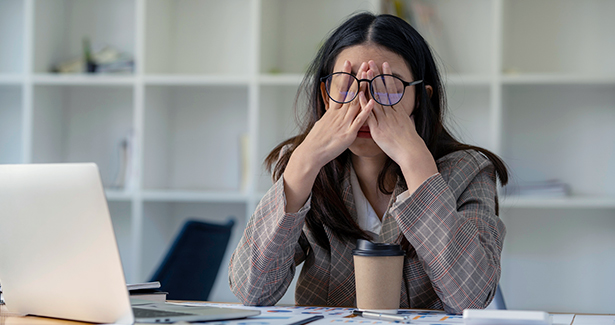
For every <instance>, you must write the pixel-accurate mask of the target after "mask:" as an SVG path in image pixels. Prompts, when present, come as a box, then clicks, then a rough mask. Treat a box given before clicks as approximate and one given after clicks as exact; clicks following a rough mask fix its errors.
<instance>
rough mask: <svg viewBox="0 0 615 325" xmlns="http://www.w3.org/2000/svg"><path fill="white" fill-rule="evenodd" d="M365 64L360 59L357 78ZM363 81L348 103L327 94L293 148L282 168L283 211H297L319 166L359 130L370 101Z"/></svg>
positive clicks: (347, 65) (349, 68) (347, 64)
mask: <svg viewBox="0 0 615 325" xmlns="http://www.w3.org/2000/svg"><path fill="white" fill-rule="evenodd" d="M368 67H369V66H368V64H367V63H366V62H364V63H363V64H361V66H360V67H359V70H358V71H357V78H359V79H363V78H365V75H366V72H367V70H368ZM342 71H343V72H347V73H351V71H352V65H351V63H350V62H349V61H345V62H344V65H343V70H342ZM366 88H367V83H362V84H361V86H360V88H359V94H358V96H357V97H356V98H355V99H354V100H353V101H352V102H350V103H346V104H339V103H336V102H334V101H333V100H331V99H330V98H329V97H328V96H326V99H328V102H327V103H326V104H325V105H326V112H325V114H324V115H323V116H322V117H321V118H320V119H319V120H318V121H317V122H316V123H315V124H314V126H313V127H312V130H310V132H309V133H308V135H307V136H306V138H305V139H304V140H303V142H302V143H301V144H300V145H299V146H298V147H297V148H296V149H295V151H294V152H293V154H292V155H291V157H290V160H289V161H288V164H287V166H286V170H285V171H284V185H285V186H284V191H285V193H286V201H287V203H286V212H287V213H293V212H296V211H298V210H299V209H300V208H301V207H302V206H303V204H305V201H306V200H307V198H308V197H309V194H310V192H311V191H312V186H313V185H314V181H315V180H316V176H318V172H319V171H320V169H321V168H322V167H323V166H324V165H326V164H327V163H329V162H330V161H331V160H333V159H335V158H336V157H337V156H339V155H340V154H341V153H343V152H344V150H346V149H347V148H348V147H349V146H350V145H351V144H352V143H353V142H354V141H355V139H356V138H357V133H358V132H359V129H360V128H361V126H363V124H365V122H366V121H367V118H368V117H369V114H370V113H371V110H372V108H373V107H374V100H373V99H370V100H369V101H368V100H367V98H366V97H365V90H366Z"/></svg>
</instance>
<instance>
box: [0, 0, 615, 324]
mask: <svg viewBox="0 0 615 325" xmlns="http://www.w3.org/2000/svg"><path fill="white" fill-rule="evenodd" d="M360 10H368V11H371V12H375V13H391V14H396V15H399V16H401V17H403V18H404V19H406V20H407V21H408V22H410V23H411V24H412V25H413V26H414V27H415V28H417V29H418V30H419V31H420V32H421V34H422V35H423V36H424V37H425V38H426V39H427V41H428V42H429V43H430V45H431V46H432V48H433V50H434V51H435V53H436V56H437V59H438V60H439V64H440V68H441V72H442V77H443V79H444V80H445V83H446V92H447V100H448V108H449V115H448V119H447V124H448V126H449V127H450V128H451V129H452V130H453V131H454V133H455V134H456V135H457V136H458V137H459V138H460V139H462V140H463V141H465V142H468V143H472V144H477V145H480V146H483V147H486V148H488V149H490V150H492V151H494V152H495V153H497V154H499V155H500V156H501V157H503V158H504V160H505V161H506V163H507V164H508V166H509V167H510V171H511V172H512V180H511V182H510V183H511V185H510V186H507V187H506V188H504V189H501V201H500V216H501V218H502V219H503V220H504V222H505V224H506V226H507V229H508V233H507V236H506V240H505V245H504V252H503V256H502V278H501V281H500V284H501V287H502V291H503V294H504V298H505V300H506V303H507V305H508V308H509V309H535V310H546V311H551V312H557V311H562V312H588V313H589V312H591V313H613V312H615V296H614V292H615V276H613V275H614V274H615V253H614V252H615V141H614V139H615V56H614V55H613V53H614V52H615V37H613V34H612V31H613V30H615V20H614V19H613V14H615V1H612V0H584V1H577V0H456V1H450V0H405V1H393V0H371V1H359V0H310V1H305V0H224V1H222V0H219V1H214V0H0V163H3V164H6V163H42V162H83V161H93V162H96V163H97V164H98V165H99V168H100V171H101V174H102V179H103V183H104V185H105V187H106V193H107V199H108V201H109V207H110V211H111V215H112V218H113V223H114V228H115V232H116V236H117V240H118V244H119V250H120V255H121V257H122V261H123V264H124V268H125V274H126V277H127V281H128V282H132V283H134V282H142V281H146V280H148V279H149V278H150V276H151V275H152V273H153V272H154V270H155V269H156V267H157V266H158V264H159V263H160V262H161V259H162V258H163V256H164V254H165V252H166V250H167V249H168V247H169V245H170V243H171V242H172V241H173V239H174V237H175V236H176V235H177V232H178V230H179V228H180V227H181V225H182V224H183V223H184V222H185V221H186V220H187V219H189V218H196V219H201V220H207V221H211V222H214V223H223V222H225V221H226V220H228V219H229V217H232V218H233V219H234V220H235V221H236V224H235V227H234V229H233V232H232V236H231V239H230V244H229V247H228V249H227V251H226V254H225V257H224V260H223V262H222V265H221V266H220V272H219V274H218V277H217V278H216V283H215V285H214V288H213V290H212V292H211V294H210V296H209V298H208V299H209V300H212V301H237V299H236V298H235V297H234V296H233V294H232V293H231V292H230V290H229V288H228V282H227V277H228V272H227V263H228V259H229V257H230V254H231V252H232V250H233V249H234V248H235V246H236V244H237V242H238V240H239V238H240V237H241V234H242V232H243V229H244V227H245V223H246V222H247V219H248V218H249V216H250V215H251V214H252V212H253V210H254V208H255V206H256V204H257V203H258V201H259V200H260V198H261V197H262V195H263V194H264V193H265V191H266V190H267V189H268V188H269V186H270V185H271V180H270V176H269V174H268V173H267V172H265V171H264V170H263V167H262V162H263V159H264V157H265V156H266V155H267V153H269V151H270V150H271V149H272V148H273V147H274V146H275V145H276V144H278V143H279V142H281V141H282V140H284V139H286V138H288V137H290V136H291V135H293V134H294V133H295V132H296V131H297V128H296V118H295V111H294V109H293V107H294V104H295V96H296V92H297V89H298V87H299V84H300V82H301V80H302V78H303V73H304V72H305V70H306V68H307V66H308V65H309V63H310V61H311V60H312V59H313V57H314V55H315V53H316V51H317V49H318V48H319V46H320V45H321V44H322V42H323V39H324V38H325V37H326V36H327V34H328V32H329V31H330V30H331V29H333V28H334V27H336V26H337V25H339V23H340V22H342V21H343V20H344V18H346V17H347V16H348V15H350V14H352V13H354V12H357V11H360ZM299 103H300V104H301V101H299ZM0 281H1V279H0ZM281 302H285V303H293V302H294V284H293V285H292V286H291V288H290V289H289V291H288V293H287V294H286V296H285V297H284V298H283V300H282V301H281Z"/></svg>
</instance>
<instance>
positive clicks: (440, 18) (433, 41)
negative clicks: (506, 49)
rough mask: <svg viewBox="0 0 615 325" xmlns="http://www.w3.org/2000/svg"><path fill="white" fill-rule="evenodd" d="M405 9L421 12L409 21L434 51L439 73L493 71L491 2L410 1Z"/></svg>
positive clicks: (492, 3) (492, 7) (488, 72)
mask: <svg viewBox="0 0 615 325" xmlns="http://www.w3.org/2000/svg"><path fill="white" fill-rule="evenodd" d="M405 3H406V5H407V4H408V3H409V1H406V2H405ZM417 7H420V8H417ZM408 9H410V10H412V11H413V12H424V14H422V15H416V16H411V17H412V19H410V22H411V23H412V24H413V25H414V26H413V27H415V28H416V29H417V30H418V31H419V33H420V34H421V35H422V36H423V38H425V40H426V41H427V43H428V44H429V45H430V46H431V48H432V49H433V51H434V52H435V53H434V55H435V57H436V61H437V62H438V63H439V65H440V68H441V73H448V74H479V75H489V74H491V73H492V72H493V64H494V61H493V60H494V59H495V58H494V57H493V55H492V53H493V52H492V51H493V47H494V35H493V30H494V28H495V26H494V23H495V20H494V19H493V17H494V10H495V9H494V1H491V0H470V1H453V2H451V1H447V0H435V1H414V2H412V5H411V6H410V7H409V8H408Z"/></svg>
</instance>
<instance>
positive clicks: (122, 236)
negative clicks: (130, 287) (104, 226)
mask: <svg viewBox="0 0 615 325" xmlns="http://www.w3.org/2000/svg"><path fill="white" fill-rule="evenodd" d="M108 206H109V214H110V215H111V223H112V224H113V231H114V233H115V239H116V241H117V246H118V249H119V252H120V259H121V260H122V266H123V267H124V274H125V276H126V281H128V282H132V281H131V280H130V279H132V276H133V273H134V272H133V260H134V259H133V249H132V247H133V243H132V237H133V236H132V218H131V215H132V204H131V202H109V203H108Z"/></svg>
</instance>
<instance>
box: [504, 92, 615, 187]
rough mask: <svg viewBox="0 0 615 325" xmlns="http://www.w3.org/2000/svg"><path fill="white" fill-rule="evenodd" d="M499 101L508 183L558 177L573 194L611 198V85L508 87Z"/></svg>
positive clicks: (614, 159) (614, 121)
mask: <svg viewBox="0 0 615 325" xmlns="http://www.w3.org/2000/svg"><path fill="white" fill-rule="evenodd" d="M503 105H504V108H503V121H504V126H503V128H504V130H503V134H506V135H508V136H505V137H503V153H502V157H503V159H504V161H505V162H506V163H507V164H508V166H509V167H510V171H511V173H512V178H511V181H510V183H509V184H510V185H513V186H514V185H523V184H525V183H529V182H541V181H546V180H551V179H559V180H560V181H562V182H564V183H567V184H569V186H570V187H571V194H572V195H581V196H591V197H604V196H606V197H614V196H615V147H614V146H613V141H612V140H613V139H615V129H614V128H613V125H615V110H614V109H613V108H614V107H615V86H610V85H597V86H589V85H539V86H537V85H509V86H505V87H504V90H503Z"/></svg>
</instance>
